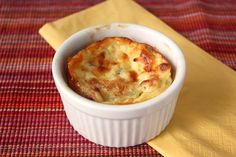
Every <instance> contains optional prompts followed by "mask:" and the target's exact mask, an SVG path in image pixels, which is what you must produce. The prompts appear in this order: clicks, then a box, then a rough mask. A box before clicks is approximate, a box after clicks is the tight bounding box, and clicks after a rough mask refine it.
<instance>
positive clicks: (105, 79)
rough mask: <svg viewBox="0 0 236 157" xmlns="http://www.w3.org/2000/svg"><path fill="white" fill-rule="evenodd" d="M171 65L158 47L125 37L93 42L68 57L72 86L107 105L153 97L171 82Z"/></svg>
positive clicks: (69, 78)
mask: <svg viewBox="0 0 236 157" xmlns="http://www.w3.org/2000/svg"><path fill="white" fill-rule="evenodd" d="M171 69H172V67H171V64H170V63H168V61H167V60H166V59H165V58H164V57H163V56H162V55H161V54H160V53H159V52H158V50H157V49H155V48H153V47H151V46H149V45H147V44H143V43H138V42H135V41H133V40H130V39H128V38H124V37H109V38H105V39H103V40H100V41H97V42H94V43H92V44H91V45H89V46H87V47H86V48H84V49H82V50H80V51H79V52H78V53H77V54H76V55H74V56H73V57H70V58H69V59H68V80H69V85H70V87H71V88H72V89H73V90H74V91H76V92H77V93H78V94H80V95H81V96H84V97H86V98H89V99H91V100H94V101H97V102H103V103H106V104H132V103H137V102H142V101H145V100H148V99H151V98H153V97H155V96H157V95H159V94H160V93H161V92H163V91H164V90H165V89H166V88H168V87H169V86H170V84H171V82H172V79H171Z"/></svg>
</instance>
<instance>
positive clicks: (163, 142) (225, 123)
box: [39, 0, 236, 157]
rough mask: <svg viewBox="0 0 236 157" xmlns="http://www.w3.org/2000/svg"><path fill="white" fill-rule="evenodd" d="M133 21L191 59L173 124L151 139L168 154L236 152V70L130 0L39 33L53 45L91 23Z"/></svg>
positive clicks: (214, 156)
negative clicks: (166, 38)
mask: <svg viewBox="0 0 236 157" xmlns="http://www.w3.org/2000/svg"><path fill="white" fill-rule="evenodd" d="M112 22H129V23H137V24H142V25H146V26H148V27H151V28H154V29H156V30H158V31H160V32H163V33H164V34H165V35H167V36H169V37H170V38H171V39H173V40H174V41H175V42H176V43H177V44H178V45H179V46H180V48H181V49H182V50H183V52H184V55H185V57H186V62H187V74H186V81H185V84H184V87H183V89H182V92H181V94H180V97H179V100H178V103H177V106H176V110H175V113H174V116H173V119H172V120H171V122H170V124H169V125H168V127H167V128H166V129H165V131H164V132H162V133H161V135H159V136H158V137H156V138H154V139H153V140H151V141H150V142H148V144H149V145H151V146H152V147H153V148H154V149H156V150H157V151H159V152H160V153H161V154H162V155H164V156H166V157H192V156H198V157H223V156H224V157H233V156H236V73H235V72H234V71H233V70H231V69H230V68H228V67H226V66H225V65H223V64H222V63H221V62H219V61H217V60H216V59H214V58H213V57H211V56H210V55H208V54H207V53H206V52H205V51H204V50H202V49H201V48H199V47H197V46H196V45H194V44H193V43H191V42H190V41H189V40H187V39H186V38H184V37H183V36H182V35H180V34H178V33H177V32H175V31H174V30H173V29H171V28H170V27H169V26H167V25H166V24H165V23H164V22H162V21H161V20H159V19H158V18H157V17H155V16H153V15H152V14H150V13H149V12H148V11H146V10H145V9H143V8H142V7H140V6H139V5H138V4H136V3H135V2H134V1H131V0H109V1H106V2H103V3H101V4H98V5H96V6H93V7H91V8H89V9H86V10H84V11H81V12H79V13H75V14H72V15H70V16H67V17H65V18H62V19H60V20H57V21H55V22H52V23H47V24H45V25H44V26H43V27H42V28H41V29H40V30H39V33H40V34H41V35H42V36H43V38H44V39H45V40H46V41H47V42H48V43H49V44H50V45H51V46H52V47H53V48H54V49H57V48H58V47H59V46H60V45H61V43H62V42H63V41H64V40H65V39H66V38H68V37H69V36H70V35H71V34H73V33H75V32H77V31H79V30H81V29H83V28H85V27H89V26H92V25H97V24H109V23H112Z"/></svg>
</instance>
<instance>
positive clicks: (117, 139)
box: [61, 95, 177, 147]
mask: <svg viewBox="0 0 236 157" xmlns="http://www.w3.org/2000/svg"><path fill="white" fill-rule="evenodd" d="M61 97H62V101H63V104H64V109H65V112H66V115H67V117H68V119H69V121H70V123H71V125H72V126H73V127H74V129H75V130H76V131H78V132H79V133H80V134H81V135H82V136H84V137H85V138H87V139H89V140H90V141H92V142H95V143H97V144H101V145H104V146H110V147H127V146H133V145H137V144H141V143H144V142H147V141H149V140H150V139H152V138H154V137H155V136H157V135H158V134H160V133H161V131H162V130H164V129H165V127H166V126H167V124H168V123H169V121H170V119H171V117H172V115H173V112H174V108H175V104H176V99H177V97H172V99H173V100H172V101H170V103H168V104H166V105H165V106H164V107H162V108H160V109H159V110H157V111H156V112H152V113H151V114H147V115H145V116H142V117H137V118H132V119H108V118H101V117H95V116H92V115H89V114H87V113H84V112H81V111H80V110H79V109H78V108H75V107H74V106H73V105H72V104H70V103H73V102H71V101H69V100H67V99H66V97H63V95H61Z"/></svg>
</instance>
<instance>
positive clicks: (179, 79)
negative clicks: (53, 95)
mask: <svg viewBox="0 0 236 157" xmlns="http://www.w3.org/2000/svg"><path fill="white" fill-rule="evenodd" d="M110 25H111V26H114V25H127V26H132V27H139V28H140V29H146V30H148V31H152V32H154V33H157V34H159V35H160V36H161V38H164V39H165V40H166V41H167V42H168V43H169V44H170V45H171V47H173V48H174V49H175V50H176V52H177V53H178V56H180V58H181V61H179V62H180V63H181V66H182V67H181V69H180V68H179V67H178V68H177V66H178V65H177V66H176V75H175V79H174V81H173V82H172V84H171V85H170V86H169V87H168V88H167V89H166V90H165V91H164V92H162V93H161V94H160V95H158V96H156V97H154V98H151V99H149V100H146V101H143V102H138V103H133V104H125V105H111V104H105V103H99V102H95V101H92V100H89V99H87V98H84V97H82V96H80V95H79V94H77V93H76V92H74V91H73V90H72V89H71V88H70V87H69V86H68V85H67V82H66V81H65V80H64V79H63V78H60V77H59V76H60V74H59V71H60V70H57V68H58V67H59V63H57V62H58V61H57V59H58V57H59V56H60V55H61V54H62V53H63V49H64V48H65V47H66V46H67V45H68V43H70V42H71V41H73V40H75V39H76V38H78V37H77V36H78V34H79V33H80V32H82V31H88V30H90V29H95V28H98V27H104V26H107V25H97V26H92V27H88V28H85V29H83V30H81V31H79V32H77V33H75V34H73V35H71V36H70V37H69V38H68V39H66V40H65V41H64V42H63V44H62V45H61V46H60V47H59V49H58V50H57V51H56V53H55V55H54V58H53V62H52V73H53V78H54V80H55V83H56V85H57V88H59V89H58V90H59V93H60V92H61V90H63V94H65V95H66V96H67V97H68V98H70V99H72V100H73V101H76V102H78V103H79V104H80V106H84V107H86V108H90V109H94V110H103V111H114V112H125V111H135V110H143V109H146V108H149V107H150V106H153V105H161V104H160V103H158V102H161V101H163V100H164V99H165V98H166V97H168V96H169V95H171V93H172V92H174V90H175V89H176V88H177V86H180V85H182V83H183V81H184V78H185V73H186V63H185V59H184V55H183V53H182V51H181V49H180V48H179V47H178V46H177V44H176V43H175V42H174V41H173V40H171V39H170V38H169V37H167V36H166V35H164V34H163V33H161V32H159V31H157V30H154V29H151V28H148V27H146V26H143V25H138V24H133V23H112V24H110ZM74 106H75V107H76V108H77V109H79V108H78V106H76V105H74Z"/></svg>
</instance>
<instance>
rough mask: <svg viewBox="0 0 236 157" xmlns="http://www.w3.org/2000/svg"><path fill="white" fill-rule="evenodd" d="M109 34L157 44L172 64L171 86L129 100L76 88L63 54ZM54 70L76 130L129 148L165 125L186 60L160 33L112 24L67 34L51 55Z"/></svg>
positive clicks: (88, 136)
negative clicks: (91, 96) (90, 95)
mask: <svg viewBox="0 0 236 157" xmlns="http://www.w3.org/2000/svg"><path fill="white" fill-rule="evenodd" d="M113 36H122V37H128V38H130V39H132V40H135V41H138V42H141V43H146V44H149V45H151V46H153V47H155V48H157V49H158V50H159V51H160V52H161V53H162V54H163V55H164V56H165V57H166V58H168V60H169V61H170V62H171V63H172V65H173V66H174V69H175V74H174V76H173V77H174V81H173V83H172V84H171V86H170V87H169V88H168V89H167V90H166V91H164V92H163V93H161V94H160V95H159V96H157V97H155V98H153V99H150V100H147V101H144V102H141V103H136V104H132V105H106V104H102V103H98V102H94V101H91V100H88V99H86V98H84V97H82V96H80V95H78V94H77V93H75V92H74V91H73V90H72V89H71V88H70V87H69V86H68V83H67V76H66V67H67V65H66V61H67V58H68V57H69V56H72V55H73V54H75V53H77V52H78V50H80V49H82V48H84V47H85V46H86V45H88V44H90V43H92V42H94V41H97V40H100V39H103V38H104V37H113ZM52 72H53V78H54V80H55V84H56V86H57V89H58V91H59V93H60V96H61V99H62V102H63V105H64V109H65V112H66V115H67V117H68V119H69V121H70V123H71V125H72V126H73V127H74V129H75V130H76V131H78V132H79V133H80V134H81V135H82V136H84V137H85V138H87V139H89V140H90V141H92V142H95V143H97V144H101V145H104V146H110V147H127V146H133V145H137V144H141V143H144V142H147V141H149V140H150V139H152V138H154V137H155V136H157V135H158V134H160V132H161V131H162V130H163V129H164V128H165V127H166V126H167V124H168V123H169V121H170V119H171V117H172V115H173V112H174V109H175V105H176V101H177V98H178V95H179V92H180V90H181V87H182V85H183V81H184V77H185V60H184V56H183V54H182V52H181V50H180V49H179V48H178V46H176V44H175V43H174V42H173V41H172V40H170V39H169V38H168V37H166V36H165V35H163V34H162V33H160V32H157V31H155V30H152V29H150V28H147V27H144V26H140V25H135V24H127V23H113V24H111V25H103V26H95V27H90V28H87V29H84V30H81V31H80V32H78V33H75V34H74V35H72V36H71V37H69V38H68V39H67V40H66V41H65V42H64V43H63V44H62V45H61V47H60V48H59V49H58V51H57V52H56V54H55V56H54V58H53V63H52Z"/></svg>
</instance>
